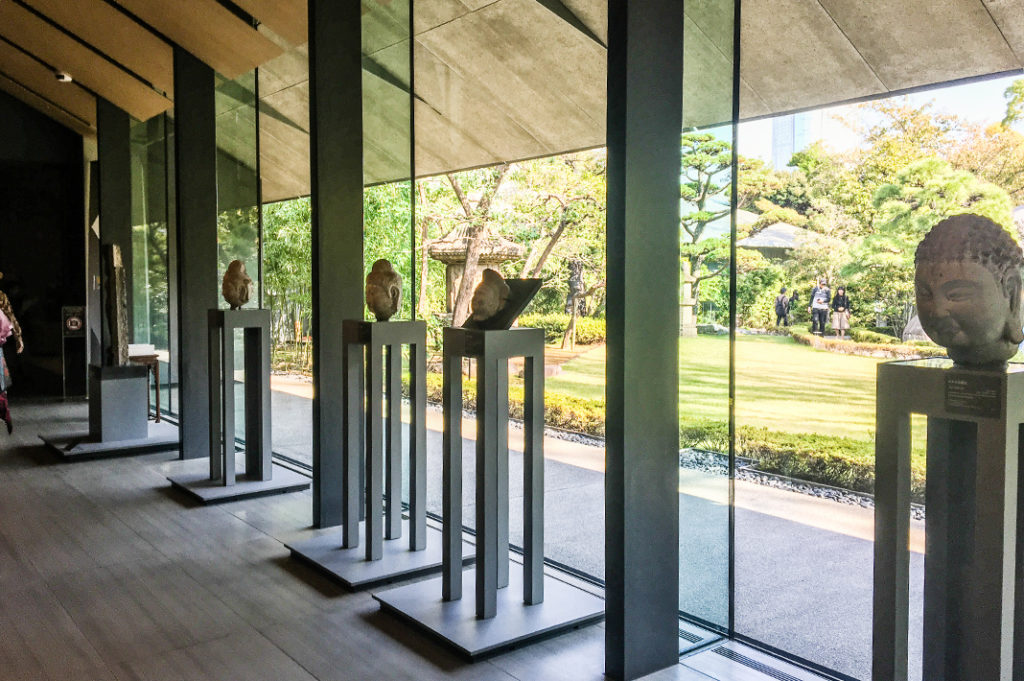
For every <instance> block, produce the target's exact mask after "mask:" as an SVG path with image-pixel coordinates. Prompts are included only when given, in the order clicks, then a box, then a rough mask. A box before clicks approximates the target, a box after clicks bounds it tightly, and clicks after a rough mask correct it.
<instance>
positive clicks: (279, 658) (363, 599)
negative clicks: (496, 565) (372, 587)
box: [0, 401, 813, 681]
mask: <svg viewBox="0 0 1024 681" xmlns="http://www.w3.org/2000/svg"><path fill="white" fill-rule="evenodd" d="M13 410H14V414H15V418H16V430H15V434H14V436H13V437H11V438H8V437H7V436H6V435H0V594H2V598H0V678H3V680H4V681H21V680H26V681H27V680H32V681H35V680H37V679H40V680H41V679H52V680H55V681H56V680H64V679H86V680H89V681H92V680H96V681H103V680H108V679H116V680H120V681H127V680H133V681H135V680H137V681H143V680H145V681H150V680H152V681H171V680H178V679H180V680H181V681H202V680H206V679H210V680H214V679H216V680H234V679H247V680H255V681H259V680H262V679H266V680H267V681H285V680H290V679H321V680H325V681H326V680H335V679H336V680H339V681H342V680H343V681H357V680H360V679H367V680H373V681H377V680H382V679H387V680H404V679H409V680H416V681H429V680H431V679H465V680H467V681H468V680H477V679H479V680H491V679H494V680H501V679H521V680H522V681H544V680H545V679H552V680H555V679H559V680H561V679H565V680H569V681H589V680H591V679H593V680H597V679H601V678H603V675H602V667H603V652H604V651H603V649H604V632H603V625H600V624H598V625H593V626H589V627H585V628H582V629H579V630H576V631H573V632H570V633H568V634H566V635H563V636H560V637H558V638H554V639H550V640H547V641H543V642H540V643H538V644H535V645H533V646H529V647H525V648H523V649H520V650H515V651H512V652H508V653H505V654H502V655H499V656H497V657H494V658H491V659H488V660H485V661H483V662H479V663H477V664H473V665H470V664H467V663H465V662H463V661H462V660H461V659H459V658H457V657H455V656H454V655H452V654H450V653H448V652H447V651H446V650H444V649H442V648H440V647H439V646H438V645H437V644H435V643H434V642H433V641H431V640H429V639H426V638H425V637H423V636H422V635H420V634H418V633H416V632H414V631H412V630H411V629H409V628H408V627H407V626H406V625H404V624H402V623H401V622H399V621H396V620H394V619H392V618H391V617H389V616H387V615H385V614H383V613H381V612H380V610H379V609H378V606H377V604H376V603H375V602H374V601H373V600H372V599H371V597H370V596H369V594H366V593H362V594H351V593H346V592H344V591H342V590H341V589H339V588H338V587H336V586H334V585H333V584H332V583H331V582H328V581H327V580H325V579H324V578H322V577H321V576H319V575H318V574H317V573H315V572H313V571H312V570H310V569H307V568H305V567H303V566H301V565H298V564H296V563H295V562H293V561H292V560H290V559H289V558H288V552H287V550H286V549H285V548H284V545H283V543H284V542H286V541H289V540H291V539H294V538H296V537H302V536H309V535H310V534H311V533H312V530H310V529H309V525H310V516H311V511H310V497H309V495H308V493H297V494H290V495H283V496H277V497H269V498H264V499H256V500H250V501H243V502H238V503H234V504H227V505H223V506H214V507H198V506H190V505H188V504H187V503H186V502H184V500H183V499H182V498H181V497H179V496H177V495H176V494H175V493H173V492H172V491H171V489H170V486H169V484H168V483H167V481H166V479H165V476H166V475H167V474H168V473H172V472H173V471H175V470H176V469H177V468H178V467H179V466H180V465H181V463H180V462H178V461H176V460H174V456H173V454H168V453H162V454H151V455H145V456H140V457H134V458H125V459H109V460H101V461H90V462H80V463H73V464H66V463H56V462H54V460H53V458H52V455H51V454H50V453H49V452H48V451H47V449H46V448H45V447H44V446H43V444H42V443H41V442H40V441H39V440H38V439H37V433H40V432H55V431H60V430H64V429H74V428H78V427H80V426H81V425H82V422H83V421H84V419H85V408H84V405H81V404H77V405H66V404H57V403H49V404H29V403H24V402H22V403H19V402H17V401H15V403H14V405H13ZM765 664H768V665H769V666H771V667H773V668H774V669H775V670H780V669H781V670H782V673H786V674H788V675H789V676H788V677H787V676H781V677H780V676H778V673H779V672H778V671H776V672H773V673H771V674H769V673H766V672H765V671H764V669H767V667H764V666H763V665H765ZM758 665H761V666H760V667H759V666H758ZM759 669H760V670H761V671H758V670H759ZM649 678H650V679H653V680H655V681H671V680H684V681H709V680H711V679H718V680H719V681H740V680H742V679H751V680H752V681H766V680H767V679H771V678H775V679H778V678H793V679H801V680H802V679H810V678H813V677H811V676H810V675H808V674H806V673H805V672H802V671H800V670H797V669H795V668H792V667H789V666H787V665H783V664H782V663H778V662H777V661H774V660H772V659H771V658H767V657H764V656H761V655H760V654H759V653H756V652H755V651H751V650H749V649H746V648H744V647H742V646H738V645H737V644H734V643H730V644H728V645H727V646H726V647H721V646H716V647H714V649H707V650H705V651H703V652H700V653H699V654H697V655H694V656H692V657H688V658H685V659H684V660H683V663H682V664H680V665H675V666H673V667H672V668H670V669H668V670H665V671H663V672H659V673H657V674H655V675H653V676H651V677H649Z"/></svg>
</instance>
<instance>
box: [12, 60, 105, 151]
mask: <svg viewBox="0 0 1024 681" xmlns="http://www.w3.org/2000/svg"><path fill="white" fill-rule="evenodd" d="M0 90H3V91H4V92H6V93H7V94H9V95H11V96H12V97H14V98H16V99H20V100H21V101H22V102H24V103H25V104H28V105H29V106H30V107H32V108H33V109H35V110H36V111H39V112H40V113H43V114H46V115H47V116H49V117H50V118H52V119H53V120H55V121H57V122H58V123H60V124H61V125H63V126H64V127H66V128H70V129H71V130H74V131H75V132H76V133H78V134H79V135H81V136H82V137H90V138H91V137H95V136H96V128H94V127H89V126H88V125H86V124H85V123H84V122H83V121H81V120H80V119H78V118H76V117H75V116H72V115H71V114H69V113H68V112H67V111H65V110H64V109H62V108H60V107H59V106H57V105H55V104H53V103H52V102H50V101H49V100H47V99H45V98H44V97H40V96H39V95H37V94H36V93H35V92H33V91H32V90H29V89H28V88H26V87H25V86H24V85H22V84H21V83H18V82H16V81H13V80H11V79H10V78H8V77H7V76H5V75H3V74H2V73H0Z"/></svg>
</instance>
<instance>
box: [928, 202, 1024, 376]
mask: <svg viewBox="0 0 1024 681" xmlns="http://www.w3.org/2000/svg"><path fill="white" fill-rule="evenodd" d="M915 263H916V265H917V271H916V274H915V279H914V289H915V292H916V294H917V311H918V315H919V317H920V320H921V326H922V328H924V331H925V333H926V334H928V337H929V338H931V339H932V340H933V341H935V342H936V343H938V344H939V345H941V346H943V347H945V348H946V351H947V352H948V353H949V356H950V358H951V359H952V360H953V361H954V362H955V363H956V364H957V365H960V366H966V367H978V368H998V367H1001V366H1003V365H1005V363H1006V360H1008V359H1010V358H1011V357H1013V356H1014V355H1015V354H1016V353H1017V346H1018V345H1019V344H1020V343H1021V342H1022V341H1024V331H1022V330H1021V329H1022V326H1024V316H1022V312H1024V310H1022V308H1021V272H1022V270H1024V253H1022V252H1021V248H1020V246H1018V245H1017V243H1016V242H1015V241H1014V240H1013V237H1011V236H1010V234H1009V233H1007V232H1006V230H1004V229H1003V228H1002V227H1000V226H999V225H998V224H996V223H995V222H993V221H992V220H989V219H988V218H985V217H982V216H980V215H970V214H964V215H954V216H953V217H950V218H946V219H945V220H943V221H942V222H940V223H939V224H937V225H935V227H933V228H932V230H931V231H930V232H929V233H928V234H927V236H925V238H924V240H923V241H921V244H920V245H919V246H918V247H917V254H916V256H915Z"/></svg>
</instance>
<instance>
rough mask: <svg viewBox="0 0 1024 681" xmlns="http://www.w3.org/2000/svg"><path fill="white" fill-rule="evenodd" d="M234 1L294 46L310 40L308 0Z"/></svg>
mask: <svg viewBox="0 0 1024 681" xmlns="http://www.w3.org/2000/svg"><path fill="white" fill-rule="evenodd" d="M234 3H235V4H236V5H238V6H239V7H241V8H242V9H244V10H245V11H246V12H248V13H249V14H251V15H252V16H253V17H255V18H256V20H257V21H259V22H260V23H261V24H264V25H266V27H267V28H269V29H270V30H271V31H273V32H274V33H276V34H277V35H279V36H281V37H282V38H284V39H285V40H287V41H288V42H289V43H291V44H292V46H293V47H295V46H298V45H302V44H304V43H306V42H308V41H309V26H308V22H309V8H308V7H307V6H306V0H234Z"/></svg>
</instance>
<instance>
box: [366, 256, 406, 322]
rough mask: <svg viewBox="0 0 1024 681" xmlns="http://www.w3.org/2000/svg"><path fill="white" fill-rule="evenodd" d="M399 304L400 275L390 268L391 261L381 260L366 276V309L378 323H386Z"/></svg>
mask: <svg viewBox="0 0 1024 681" xmlns="http://www.w3.org/2000/svg"><path fill="white" fill-rule="evenodd" d="M401 304H402V275H400V274H399V273H398V272H396V271H395V268H394V267H392V266H391V261H389V260H387V259H386V258H381V259H380V260H378V261H377V262H375V263H373V268H372V269H371V270H370V273H369V274H367V275H366V307H368V308H370V312H372V313H373V316H374V317H376V319H377V321H378V322H386V321H387V320H389V319H391V318H392V317H393V316H394V315H395V313H396V312H398V307H399V305H401Z"/></svg>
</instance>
